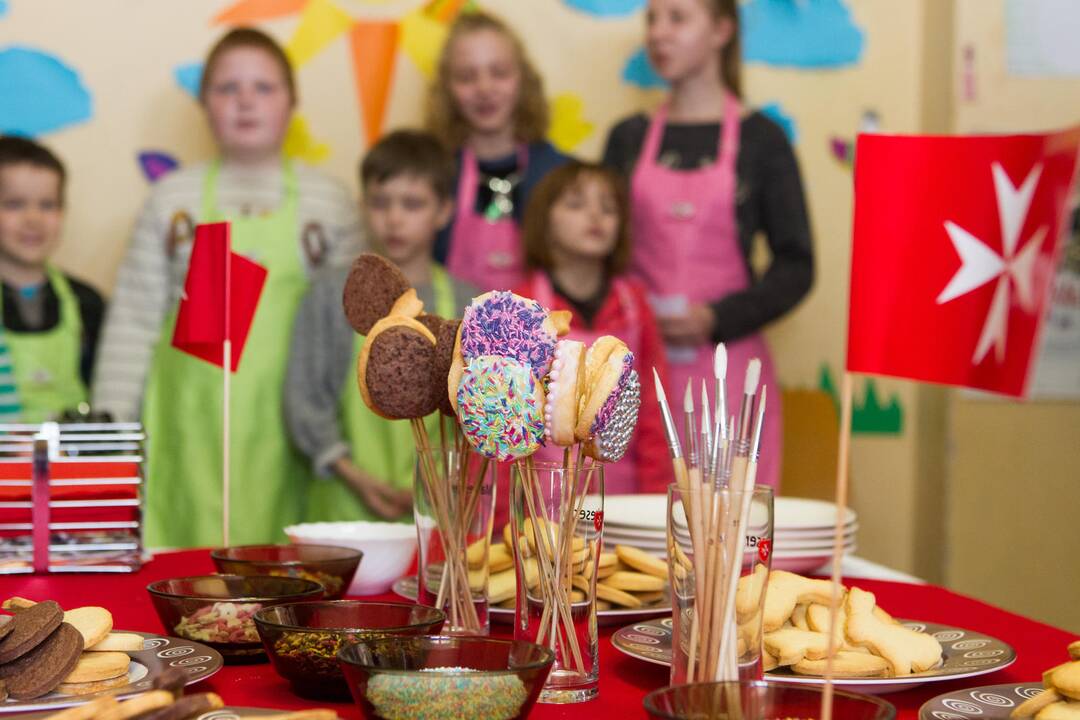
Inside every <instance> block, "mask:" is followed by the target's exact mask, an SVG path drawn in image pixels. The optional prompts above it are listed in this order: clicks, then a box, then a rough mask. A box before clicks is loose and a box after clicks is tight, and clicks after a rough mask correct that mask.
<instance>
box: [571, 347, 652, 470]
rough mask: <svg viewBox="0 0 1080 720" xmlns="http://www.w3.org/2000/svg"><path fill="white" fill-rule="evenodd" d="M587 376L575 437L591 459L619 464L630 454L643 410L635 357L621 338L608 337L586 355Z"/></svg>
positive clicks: (591, 348)
mask: <svg viewBox="0 0 1080 720" xmlns="http://www.w3.org/2000/svg"><path fill="white" fill-rule="evenodd" d="M585 376H586V379H585V382H586V390H585V392H584V394H583V395H582V399H581V408H580V412H579V414H578V423H577V429H576V432H575V435H576V437H577V439H578V440H579V441H581V442H582V443H584V444H585V454H586V455H587V456H589V457H591V458H593V459H594V460H599V461H601V462H616V461H618V460H621V459H622V457H623V455H625V454H626V450H627V448H628V447H629V445H630V439H631V437H633V434H634V428H635V426H636V425H637V416H638V409H639V408H640V407H641V383H640V381H639V379H638V374H637V371H636V370H634V354H633V353H632V352H630V350H629V348H627V347H626V345H625V344H624V343H623V342H622V341H621V340H619V339H618V338H615V337H611V336H610V335H605V336H604V337H602V338H599V339H598V340H597V341H596V342H594V343H593V344H592V347H590V348H589V351H588V352H587V353H586V355H585Z"/></svg>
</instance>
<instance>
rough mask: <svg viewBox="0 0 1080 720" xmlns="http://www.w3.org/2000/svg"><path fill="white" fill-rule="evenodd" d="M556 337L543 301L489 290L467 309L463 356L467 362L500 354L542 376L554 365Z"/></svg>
mask: <svg viewBox="0 0 1080 720" xmlns="http://www.w3.org/2000/svg"><path fill="white" fill-rule="evenodd" d="M555 338H556V328H555V324H554V323H553V322H552V320H551V318H550V316H549V315H548V311H547V310H545V309H544V307H543V306H542V305H540V303H538V302H536V301H535V300H531V299H529V298H524V297H521V296H520V295H515V294H514V293H511V292H504V291H496V292H489V293H485V294H484V295H481V296H479V297H477V298H475V299H474V300H473V301H472V303H470V304H469V307H467V308H466V309H465V316H464V317H463V318H462V321H461V357H462V361H463V363H468V362H469V361H471V360H474V359H476V358H478V357H481V356H484V355H501V356H503V357H508V358H511V359H513V360H516V361H518V362H520V363H522V364H524V365H528V366H529V367H531V368H532V371H533V372H534V373H535V374H536V376H537V377H543V376H545V375H547V373H548V370H549V369H550V368H551V360H552V357H553V356H554V354H555Z"/></svg>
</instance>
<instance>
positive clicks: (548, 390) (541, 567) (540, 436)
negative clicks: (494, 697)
mask: <svg viewBox="0 0 1080 720" xmlns="http://www.w3.org/2000/svg"><path fill="white" fill-rule="evenodd" d="M568 329H569V327H568V318H567V316H566V315H565V314H562V313H550V312H549V311H548V310H547V309H545V308H544V307H542V306H541V305H540V304H539V303H537V302H536V301H535V300H531V299H529V298H524V297H521V296H518V295H515V294H513V293H509V292H491V293H487V294H485V295H481V296H479V297H477V298H475V299H474V300H473V302H472V303H471V304H470V306H469V307H468V308H467V309H466V311H465V314H464V317H463V318H462V322H461V330H460V333H459V339H458V343H457V345H456V348H455V353H454V361H453V364H452V366H451V370H450V376H449V390H450V394H451V397H452V399H453V400H454V402H455V404H456V411H457V417H458V420H459V422H460V425H461V428H462V432H463V433H464V435H465V437H466V438H467V440H468V441H469V442H470V443H471V444H472V446H473V447H474V448H476V449H477V450H478V451H479V452H481V453H482V454H484V455H485V456H486V457H490V458H492V459H494V460H498V461H500V462H509V463H512V472H511V478H512V490H511V493H512V502H511V506H512V513H511V519H512V520H511V542H510V545H511V548H512V549H513V552H514V555H515V566H516V568H517V586H518V587H517V604H516V615H517V620H516V622H515V629H516V635H517V636H518V637H519V638H520V639H526V640H532V641H534V642H537V643H542V644H547V645H548V646H549V647H551V648H552V649H553V650H554V651H555V654H556V659H555V665H554V666H553V670H552V672H551V675H550V676H549V680H548V685H547V686H546V688H545V692H544V694H542V695H541V700H544V699H545V698H547V699H548V700H555V699H556V697H555V696H557V695H560V693H562V696H561V697H559V698H558V699H559V700H560V701H566V700H583V699H588V698H589V697H592V695H593V694H594V693H595V683H596V678H597V675H596V673H597V666H596V662H595V648H596V643H597V638H596V622H595V612H596V604H595V601H596V575H597V573H596V570H597V567H596V565H597V562H598V558H599V550H600V546H601V542H600V536H601V529H602V525H603V499H602V498H603V469H602V464H603V463H604V462H614V461H617V460H619V459H620V458H621V457H622V456H623V454H624V453H625V452H626V449H627V445H628V444H629V440H630V437H631V435H632V433H633V430H634V426H635V425H636V422H637V412H638V407H639V405H640V386H639V382H638V378H637V373H636V371H634V369H633V354H632V353H630V351H629V350H628V349H627V347H626V345H625V344H624V343H622V342H621V341H620V340H618V339H617V338H614V337H610V336H608V337H603V338H600V339H598V340H597V341H596V342H595V343H594V344H593V345H592V347H590V348H586V347H585V345H584V344H583V343H580V342H577V341H574V340H567V339H562V340H560V339H559V338H560V336H561V335H563V334H565V333H566V332H567V331H568ZM548 444H550V445H554V446H556V447H562V448H563V460H562V464H561V465H559V464H551V465H550V466H549V464H545V463H537V462H535V461H534V458H533V454H534V453H535V452H536V450H537V449H538V448H539V447H541V446H542V445H548ZM530 579H532V580H534V581H535V582H530Z"/></svg>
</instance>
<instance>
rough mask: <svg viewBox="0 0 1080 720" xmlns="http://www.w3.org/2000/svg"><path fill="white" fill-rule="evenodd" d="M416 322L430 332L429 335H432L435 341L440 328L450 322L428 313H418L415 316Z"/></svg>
mask: <svg viewBox="0 0 1080 720" xmlns="http://www.w3.org/2000/svg"><path fill="white" fill-rule="evenodd" d="M416 322H418V323H420V324H421V325H423V326H424V327H426V328H427V329H428V330H430V331H431V334H432V335H434V336H435V338H436V340H437V339H438V337H439V330H440V329H441V328H442V326H443V325H445V324H446V323H448V322H450V321H449V320H446V319H444V318H441V317H439V316H438V315H432V314H430V313H420V314H419V315H417V316H416Z"/></svg>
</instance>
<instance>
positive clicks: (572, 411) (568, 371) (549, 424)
mask: <svg viewBox="0 0 1080 720" xmlns="http://www.w3.org/2000/svg"><path fill="white" fill-rule="evenodd" d="M584 389H585V343H582V342H578V341H577V340H560V341H559V342H558V344H557V345H556V346H555V359H554V360H553V361H552V363H551V373H550V374H549V375H548V386H547V402H546V403H545V404H544V434H545V437H546V438H547V439H548V440H550V441H552V442H553V443H555V444H556V445H558V446H560V447H568V446H570V445H573V444H574V442H575V438H574V430H575V429H576V427H577V422H578V410H579V405H580V402H581V393H582V392H583V391H584Z"/></svg>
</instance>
